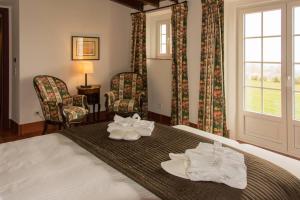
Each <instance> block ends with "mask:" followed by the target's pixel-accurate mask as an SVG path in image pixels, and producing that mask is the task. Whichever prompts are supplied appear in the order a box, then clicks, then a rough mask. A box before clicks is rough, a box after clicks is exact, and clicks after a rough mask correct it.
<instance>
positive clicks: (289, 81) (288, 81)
mask: <svg viewBox="0 0 300 200" xmlns="http://www.w3.org/2000/svg"><path fill="white" fill-rule="evenodd" d="M292 82H293V80H292V77H291V76H288V77H287V81H286V85H287V87H288V88H291V87H293V83H292Z"/></svg>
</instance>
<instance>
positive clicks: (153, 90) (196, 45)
mask: <svg viewBox="0 0 300 200" xmlns="http://www.w3.org/2000/svg"><path fill="white" fill-rule="evenodd" d="M167 4H169V2H163V3H161V5H162V6H164V5H167ZM188 6H189V13H188V30H187V37H188V44H187V46H188V49H187V54H188V72H189V87H190V88H189V91H190V121H191V122H193V123H197V121H198V100H199V81H200V80H199V77H200V55H201V7H202V6H201V1H199V0H189V1H188ZM147 64H148V84H149V86H148V88H149V110H150V111H152V112H155V113H159V114H163V115H166V116H170V115H171V97H172V85H171V84H172V68H171V67H172V61H171V60H148V62H147Z"/></svg>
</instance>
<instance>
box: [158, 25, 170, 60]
mask: <svg viewBox="0 0 300 200" xmlns="http://www.w3.org/2000/svg"><path fill="white" fill-rule="evenodd" d="M163 24H166V29H167V30H166V38H167V41H166V42H167V43H166V46H167V47H166V48H167V49H166V50H167V51H166V53H165V54H162V53H161V52H160V50H161V35H162V34H161V26H162V25H163ZM171 26H172V25H171V20H159V21H157V22H156V43H155V44H156V58H158V59H171V58H172V27H171Z"/></svg>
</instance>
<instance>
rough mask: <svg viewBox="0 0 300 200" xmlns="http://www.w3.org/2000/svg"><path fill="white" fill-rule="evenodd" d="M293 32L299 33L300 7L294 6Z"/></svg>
mask: <svg viewBox="0 0 300 200" xmlns="http://www.w3.org/2000/svg"><path fill="white" fill-rule="evenodd" d="M294 32H295V34H300V7H296V8H295V15H294Z"/></svg>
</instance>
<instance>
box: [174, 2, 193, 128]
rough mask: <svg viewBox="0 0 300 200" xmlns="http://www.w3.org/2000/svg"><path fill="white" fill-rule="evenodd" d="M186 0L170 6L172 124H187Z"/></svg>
mask: <svg viewBox="0 0 300 200" xmlns="http://www.w3.org/2000/svg"><path fill="white" fill-rule="evenodd" d="M187 15H188V6H187V2H184V3H181V4H177V5H174V6H172V19H171V21H172V112H171V119H172V124H173V125H177V124H183V125H189V86H188V69H187V53H186V47H187Z"/></svg>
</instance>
